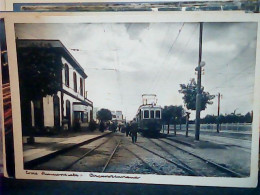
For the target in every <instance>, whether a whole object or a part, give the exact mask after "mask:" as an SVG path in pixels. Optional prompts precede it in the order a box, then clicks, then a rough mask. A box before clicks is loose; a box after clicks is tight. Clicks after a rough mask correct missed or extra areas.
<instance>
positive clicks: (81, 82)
mask: <svg viewBox="0 0 260 195" xmlns="http://www.w3.org/2000/svg"><path fill="white" fill-rule="evenodd" d="M79 84H80V95H82V96H83V79H82V78H80V83H79Z"/></svg>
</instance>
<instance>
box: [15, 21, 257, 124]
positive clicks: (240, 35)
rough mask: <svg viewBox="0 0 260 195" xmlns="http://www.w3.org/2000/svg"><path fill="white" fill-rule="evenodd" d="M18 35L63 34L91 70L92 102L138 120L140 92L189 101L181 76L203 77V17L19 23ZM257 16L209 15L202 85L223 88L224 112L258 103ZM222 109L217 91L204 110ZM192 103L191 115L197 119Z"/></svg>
mask: <svg viewBox="0 0 260 195" xmlns="http://www.w3.org/2000/svg"><path fill="white" fill-rule="evenodd" d="M15 29H16V37H17V38H18V39H59V40H60V41H61V42H62V43H63V44H64V45H65V46H66V48H67V49H68V50H69V51H70V52H71V54H72V55H73V56H74V57H75V59H76V60H77V61H78V62H79V64H80V65H81V66H82V67H83V68H84V70H85V73H86V74H87V75H88V78H87V79H86V90H87V91H88V99H90V100H91V101H93V104H94V107H97V108H99V109H100V108H108V109H110V110H111V111H112V110H121V111H122V112H123V115H124V116H125V117H126V119H127V120H132V119H133V117H134V116H135V114H136V112H137V109H138V107H139V106H140V105H141V104H142V97H141V96H142V94H156V95H157V99H158V102H157V105H161V106H162V107H164V106H165V105H183V106H184V103H183V100H182V97H183V95H182V94H180V93H179V92H178V90H179V89H180V84H187V83H189V81H190V79H191V78H197V75H195V68H196V66H197V65H198V58H199V23H111V24H110V23H104V24H93V23H92V24H87V23H86V24H83V23H81V24H16V25H15ZM256 34H257V23H227V22H226V23H204V24H203V43H202V61H205V63H206V65H205V67H204V68H203V69H204V71H203V75H202V86H203V87H204V89H205V91H207V92H209V93H210V94H212V95H217V94H218V93H220V94H221V95H222V98H221V100H220V113H221V114H229V113H232V112H234V111H235V110H236V113H241V114H245V113H247V112H249V111H251V110H252V109H253V91H254V79H255V75H254V74H255V73H254V70H255V58H256ZM207 114H214V115H216V114H217V97H216V98H215V99H214V100H213V104H212V105H208V106H207V109H206V110H205V111H202V112H201V116H202V117H204V116H206V115H207ZM194 116H195V111H192V114H191V119H194Z"/></svg>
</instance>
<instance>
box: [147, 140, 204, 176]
mask: <svg viewBox="0 0 260 195" xmlns="http://www.w3.org/2000/svg"><path fill="white" fill-rule="evenodd" d="M149 141H150V142H152V143H153V144H154V145H156V146H157V147H158V148H160V150H161V151H164V152H165V153H166V154H167V155H169V156H171V157H172V158H174V159H175V161H174V162H175V163H176V164H178V165H177V166H179V165H181V167H180V168H183V167H186V170H185V171H187V170H188V172H190V173H193V174H194V175H195V176H205V175H204V174H202V173H198V172H197V171H194V170H193V168H191V167H190V166H189V165H187V164H186V163H185V162H183V161H182V160H180V159H179V158H177V157H176V156H175V155H173V154H172V153H171V152H170V151H169V150H167V149H166V148H164V147H162V146H161V145H159V144H158V143H156V142H155V141H153V140H151V139H150V140H149ZM172 161H173V160H172ZM176 161H177V162H176Z"/></svg>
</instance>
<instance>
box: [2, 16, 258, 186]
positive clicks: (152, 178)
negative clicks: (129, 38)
mask: <svg viewBox="0 0 260 195" xmlns="http://www.w3.org/2000/svg"><path fill="white" fill-rule="evenodd" d="M3 16H4V17H5V22H6V38H7V49H8V59H9V66H10V67H9V68H10V70H11V71H10V82H11V94H12V111H13V112H12V113H13V129H14V135H15V137H14V143H15V164H16V167H15V168H16V170H15V171H16V177H17V178H21V179H22V178H23V179H46V180H76V181H101V182H126V183H147V184H176V185H199V186H225V187H256V185H257V178H258V148H259V119H260V115H259V112H260V109H259V108H260V103H259V101H260V55H259V54H260V53H259V49H260V39H259V37H260V31H259V29H258V37H257V57H256V69H255V89H254V100H255V101H254V109H253V111H254V116H253V117H254V121H253V130H252V133H253V138H252V149H251V167H250V173H251V174H250V177H247V178H224V177H194V176H170V175H167V176H165V175H137V174H136V175H134V174H110V173H95V174H96V175H105V176H109V175H114V176H138V177H140V178H139V179H125V178H121V179H120V178H95V177H90V173H85V172H84V173H83V172H73V173H74V174H78V175H79V176H78V177H76V176H75V177H72V176H59V177H57V176H49V175H48V176H46V175H41V172H42V171H32V172H35V173H38V176H35V175H28V174H26V171H25V170H24V169H23V151H22V133H21V118H20V97H19V83H18V82H19V81H18V70H17V59H16V49H15V48H16V46H15V30H14V24H15V23H114V22H118V23H119V22H121V23H123V22H136V23H138V22H139V23H140V22H258V26H259V24H260V17H259V16H260V15H259V14H245V13H243V12H225V13H223V12H203V13H202V12H178V13H176V12H149V13H147V12H145V13H144V12H120V13H115V12H114V13H112V12H107V13H100V12H99V13H93V12H90V13H78V12H77V13H46V12H45V13H41V14H39V13H9V14H8V13H6V14H3ZM0 17H1V16H0ZM44 172H45V173H52V174H56V173H57V174H59V173H63V174H71V172H58V171H44Z"/></svg>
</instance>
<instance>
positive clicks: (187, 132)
mask: <svg viewBox="0 0 260 195" xmlns="http://www.w3.org/2000/svg"><path fill="white" fill-rule="evenodd" d="M189 119H190V112H186V137H188V136H189Z"/></svg>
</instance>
